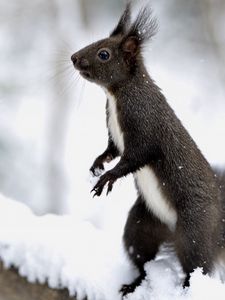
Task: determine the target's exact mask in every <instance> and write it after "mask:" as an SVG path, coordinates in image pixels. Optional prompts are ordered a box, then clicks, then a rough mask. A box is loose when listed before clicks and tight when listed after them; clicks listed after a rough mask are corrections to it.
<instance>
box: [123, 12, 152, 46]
mask: <svg viewBox="0 0 225 300" xmlns="http://www.w3.org/2000/svg"><path fill="white" fill-rule="evenodd" d="M157 31H158V23H157V20H156V18H154V17H152V10H151V8H149V6H146V7H144V8H142V9H141V10H140V11H139V13H138V15H137V18H136V20H135V21H134V23H133V24H132V26H131V28H130V30H129V32H128V36H136V37H137V38H138V40H139V41H140V44H143V43H144V42H146V41H148V40H150V39H151V38H152V37H153V36H154V35H155V34H156V33H157Z"/></svg>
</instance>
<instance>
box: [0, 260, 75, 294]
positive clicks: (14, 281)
mask: <svg viewBox="0 0 225 300" xmlns="http://www.w3.org/2000/svg"><path fill="white" fill-rule="evenodd" d="M72 299H73V300H75V298H71V297H69V294H68V291H67V290H56V289H50V288H49V287H48V286H47V285H46V284H45V285H41V284H38V283H29V282H28V281H27V280H26V279H24V278H22V277H21V276H20V275H19V274H18V272H17V270H16V269H13V268H11V269H5V268H4V267H3V265H2V263H1V262H0V300H72Z"/></svg>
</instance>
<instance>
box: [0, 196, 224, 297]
mask: <svg viewBox="0 0 225 300" xmlns="http://www.w3.org/2000/svg"><path fill="white" fill-rule="evenodd" d="M111 213H112V215H113V217H114V218H115V219H116V218H117V211H116V210H112V212H111ZM115 219H114V221H115ZM115 228H116V229H115ZM115 228H114V229H112V228H111V227H110V226H108V228H106V227H105V228H104V229H101V228H99V227H96V226H95V224H94V223H93V222H92V221H91V219H89V220H82V219H78V218H76V217H74V216H69V215H68V216H55V215H45V216H41V217H37V216H35V215H34V214H33V213H32V211H31V210H30V209H29V208H28V207H26V206H25V205H24V204H21V203H18V202H16V201H13V200H11V199H9V198H6V197H4V196H3V195H1V196H0V258H1V260H2V261H3V262H4V265H5V267H10V266H15V267H17V268H18V270H19V273H20V275H21V276H24V277H26V278H27V279H28V280H29V281H30V282H35V281H37V282H39V283H44V282H47V283H48V285H49V286H50V287H52V288H67V289H68V290H69V292H70V295H76V296H77V299H78V300H79V299H80V300H82V299H83V298H84V297H85V296H86V295H87V296H88V299H89V300H92V299H95V300H102V299H105V300H117V299H118V300H119V299H121V295H120V294H119V293H118V291H119V289H120V287H121V285H122V284H124V283H129V282H131V281H132V280H133V279H134V278H135V277H136V276H137V271H136V270H135V269H134V267H133V266H132V265H131V264H130V262H129V261H128V259H127V257H126V255H125V253H124V251H123V247H122V243H121V236H122V230H121V228H119V227H116V226H115ZM131 251H132V249H131ZM145 268H146V271H147V277H146V280H145V281H143V283H142V285H141V286H140V287H138V288H137V289H136V291H135V292H134V293H133V294H130V295H128V296H127V297H126V299H127V300H147V299H153V300H157V299H160V300H178V299H180V300H189V299H191V300H193V299H194V300H202V299H205V300H206V299H210V300H211V299H212V298H215V295H216V299H217V300H220V299H221V300H222V299H224V297H225V285H224V284H223V283H222V282H221V280H220V279H219V277H218V276H216V274H215V275H214V276H213V277H211V278H210V277H209V276H205V275H202V273H201V269H197V270H195V272H194V273H193V274H192V276H191V286H190V288H186V289H185V290H183V288H182V279H183V273H182V270H181V266H180V264H179V262H178V259H177V258H176V255H175V254H174V252H173V249H172V247H171V245H164V246H163V247H162V249H161V250H160V252H159V254H158V256H157V258H156V259H155V260H154V261H151V262H148V263H146V265H145ZM222 270H223V269H221V271H222ZM223 275H224V274H223Z"/></svg>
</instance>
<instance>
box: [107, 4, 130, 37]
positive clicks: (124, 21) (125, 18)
mask: <svg viewBox="0 0 225 300" xmlns="http://www.w3.org/2000/svg"><path fill="white" fill-rule="evenodd" d="M130 10H131V4H130V2H128V3H127V5H126V8H125V10H124V12H123V14H122V16H121V18H120V20H119V22H118V24H117V26H116V27H115V29H114V30H113V32H112V33H111V34H110V36H116V35H118V34H121V35H123V34H125V33H126V31H127V28H128V27H129V25H130V19H131V12H130Z"/></svg>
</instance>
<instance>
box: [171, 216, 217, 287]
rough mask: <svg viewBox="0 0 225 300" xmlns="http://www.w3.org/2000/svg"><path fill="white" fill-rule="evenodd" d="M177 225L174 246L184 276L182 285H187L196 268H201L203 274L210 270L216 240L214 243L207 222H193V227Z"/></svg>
mask: <svg viewBox="0 0 225 300" xmlns="http://www.w3.org/2000/svg"><path fill="white" fill-rule="evenodd" d="M193 224H194V223H193ZM179 227H180V226H179V225H178V230H177V231H178V232H177V235H176V240H175V247H176V253H177V255H178V257H179V260H180V262H181V265H182V268H183V271H184V273H185V276H186V277H185V280H184V283H183V287H188V286H189V285H190V283H189V280H190V274H191V273H192V272H193V271H194V270H195V269H196V268H198V267H200V268H202V269H203V274H208V273H210V272H211V271H212V268H213V261H214V257H215V255H216V253H215V252H216V242H215V243H214V241H213V233H212V232H211V229H210V228H209V226H207V224H202V225H201V224H196V222H195V225H193V229H192V228H190V227H189V226H188V227H189V228H188V227H187V226H184V224H182V228H179ZM207 227H208V228H207ZM185 228H186V229H187V230H185Z"/></svg>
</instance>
